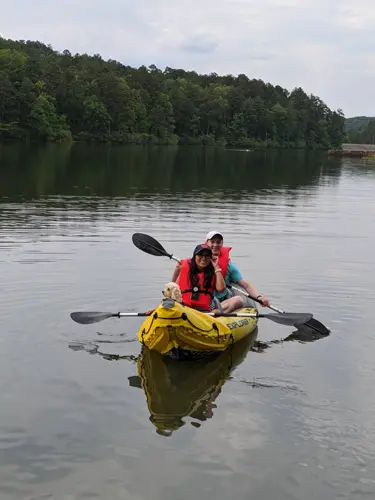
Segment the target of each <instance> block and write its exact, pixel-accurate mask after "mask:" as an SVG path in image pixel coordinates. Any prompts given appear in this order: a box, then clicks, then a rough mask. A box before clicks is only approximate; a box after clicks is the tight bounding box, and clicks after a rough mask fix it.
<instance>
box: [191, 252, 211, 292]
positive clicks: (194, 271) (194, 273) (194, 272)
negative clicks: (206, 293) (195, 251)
mask: <svg viewBox="0 0 375 500" xmlns="http://www.w3.org/2000/svg"><path fill="white" fill-rule="evenodd" d="M198 273H199V269H198V266H197V264H196V262H195V256H194V257H193V258H192V259H191V262H190V269H189V280H190V286H191V288H194V287H195V286H196V287H198V288H199V281H198ZM214 276H215V271H214V266H213V265H212V263H211V262H210V265H209V266H207V267H205V269H204V281H203V283H204V288H205V290H208V289H209V288H211V286H212V281H213V277H214Z"/></svg>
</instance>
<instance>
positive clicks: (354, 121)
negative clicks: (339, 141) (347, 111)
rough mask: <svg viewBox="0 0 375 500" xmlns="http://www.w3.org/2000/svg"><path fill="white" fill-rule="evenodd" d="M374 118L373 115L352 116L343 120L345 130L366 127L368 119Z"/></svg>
mask: <svg viewBox="0 0 375 500" xmlns="http://www.w3.org/2000/svg"><path fill="white" fill-rule="evenodd" d="M372 120H375V117H374V116H353V117H352V118H346V120H345V132H351V131H352V130H359V129H361V128H364V127H366V126H367V125H368V124H369V123H370V121H372Z"/></svg>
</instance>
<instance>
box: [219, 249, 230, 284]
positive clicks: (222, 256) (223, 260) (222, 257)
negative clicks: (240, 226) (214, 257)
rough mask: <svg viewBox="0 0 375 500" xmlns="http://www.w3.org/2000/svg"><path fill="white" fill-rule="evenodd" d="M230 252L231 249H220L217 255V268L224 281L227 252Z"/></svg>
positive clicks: (227, 258)
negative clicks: (218, 267) (219, 269)
mask: <svg viewBox="0 0 375 500" xmlns="http://www.w3.org/2000/svg"><path fill="white" fill-rule="evenodd" d="M231 250H232V247H221V249H220V253H219V266H220V268H221V274H222V275H223V278H224V279H225V276H226V274H227V269H228V264H229V260H230V259H229V252H230V251H231Z"/></svg>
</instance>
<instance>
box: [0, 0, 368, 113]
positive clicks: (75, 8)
mask: <svg viewBox="0 0 375 500" xmlns="http://www.w3.org/2000/svg"><path fill="white" fill-rule="evenodd" d="M183 5H184V7H183ZM0 35H1V36H3V37H5V38H12V39H25V40H39V41H42V42H44V43H46V44H48V43H50V44H51V45H52V46H53V48H54V49H56V50H64V49H65V48H68V49H69V50H70V51H71V52H73V53H76V52H79V53H82V52H86V53H88V54H94V53H99V54H101V55H102V57H103V58H105V59H109V58H111V59H117V60H119V61H120V62H122V63H124V64H129V65H132V66H136V67H138V66H141V65H142V64H144V65H146V66H149V65H151V64H155V65H156V66H158V67H159V68H161V69H164V68H165V66H170V67H172V68H183V69H186V70H195V71H197V72H199V73H210V72H216V73H218V74H228V73H231V74H233V75H238V74H239V73H245V74H246V75H247V76H248V77H249V78H261V79H263V80H264V81H266V82H270V83H272V84H273V85H281V86H282V87H285V88H287V89H288V90H292V89H293V88H294V87H296V86H302V87H303V88H304V89H305V91H306V92H307V93H313V94H315V95H317V96H319V97H320V98H321V99H322V100H323V101H324V102H326V104H327V105H328V106H329V107H330V108H333V109H337V108H342V109H343V111H344V113H345V115H346V116H347V117H349V116H354V115H371V116H375V98H374V89H375V0H189V1H186V2H183V1H182V0H180V1H178V0H106V1H104V0H74V1H73V0H58V1H57V0H33V1H31V0H12V1H11V2H6V3H5V4H4V5H3V6H2V9H1V23H0Z"/></svg>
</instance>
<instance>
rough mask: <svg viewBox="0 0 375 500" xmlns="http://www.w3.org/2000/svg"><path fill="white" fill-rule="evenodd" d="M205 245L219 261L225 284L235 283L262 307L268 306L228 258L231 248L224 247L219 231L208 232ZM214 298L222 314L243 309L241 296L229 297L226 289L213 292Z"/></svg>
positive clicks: (265, 298) (265, 299)
mask: <svg viewBox="0 0 375 500" xmlns="http://www.w3.org/2000/svg"><path fill="white" fill-rule="evenodd" d="M206 244H207V245H208V246H209V247H211V249H212V255H213V258H217V259H218V260H219V266H220V268H221V269H222V271H223V276H224V278H225V283H226V284H227V285H228V284H229V283H237V284H238V285H240V286H241V287H242V288H243V289H244V290H246V292H247V293H248V294H249V295H252V296H253V297H256V298H257V299H258V300H259V301H260V302H261V304H262V305H263V306H269V300H268V298H267V297H266V296H265V295H262V294H261V293H259V292H258V290H257V288H256V287H255V286H254V285H253V284H252V283H250V282H248V281H245V280H244V279H243V277H242V274H241V272H240V271H239V269H238V268H237V267H236V266H235V265H234V264H233V262H232V261H231V260H230V258H229V252H230V251H231V249H232V248H231V247H224V237H223V235H222V234H221V233H220V232H219V231H210V232H209V233H208V234H207V236H206ZM215 297H216V298H217V299H218V300H219V301H220V302H221V305H222V307H223V310H224V312H232V311H234V310H235V309H239V308H240V307H243V304H244V300H243V298H242V297H241V296H234V297H230V298H228V297H229V291H228V288H226V289H225V290H224V292H222V293H218V292H215Z"/></svg>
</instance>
